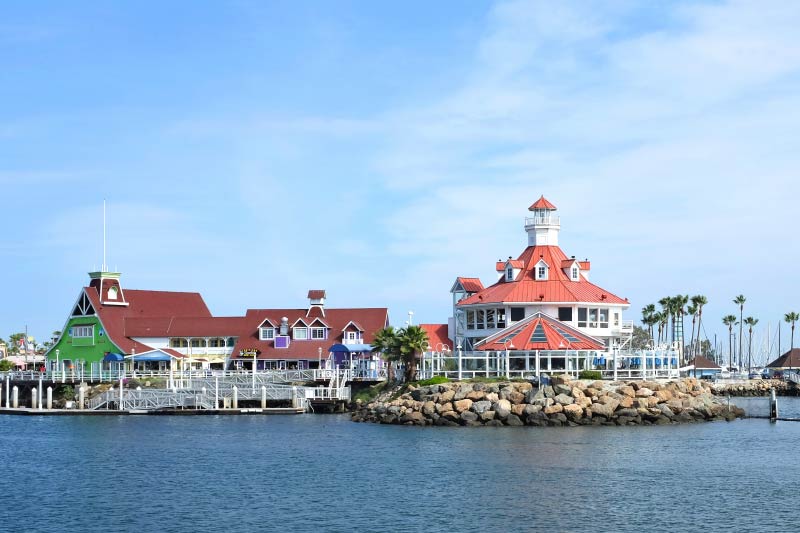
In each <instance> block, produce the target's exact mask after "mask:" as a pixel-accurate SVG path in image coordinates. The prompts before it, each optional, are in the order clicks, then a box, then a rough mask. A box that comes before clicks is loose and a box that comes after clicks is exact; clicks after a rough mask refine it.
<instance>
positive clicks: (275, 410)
mask: <svg viewBox="0 0 800 533" xmlns="http://www.w3.org/2000/svg"><path fill="white" fill-rule="evenodd" d="M305 412H306V410H305V408H302V407H266V408H249V409H154V410H148V409H127V410H123V411H120V410H116V409H33V408H30V407H18V408H16V409H14V408H11V407H1V408H0V415H17V416H128V415H162V416H198V415H224V416H230V415H233V416H236V415H301V414H303V413H305Z"/></svg>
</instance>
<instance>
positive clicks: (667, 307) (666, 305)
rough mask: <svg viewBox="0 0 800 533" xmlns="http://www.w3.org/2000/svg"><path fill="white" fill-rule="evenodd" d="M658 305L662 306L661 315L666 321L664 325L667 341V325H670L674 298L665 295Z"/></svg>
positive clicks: (663, 320)
mask: <svg viewBox="0 0 800 533" xmlns="http://www.w3.org/2000/svg"><path fill="white" fill-rule="evenodd" d="M658 305H660V306H661V317H662V322H664V323H665V326H664V340H665V341H666V340H667V339H668V338H669V337H668V336H667V328H666V326H667V325H669V319H670V317H671V316H672V298H670V297H669V296H664V297H663V298H661V299H660V300H659V301H658Z"/></svg>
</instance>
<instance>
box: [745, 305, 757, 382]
mask: <svg viewBox="0 0 800 533" xmlns="http://www.w3.org/2000/svg"><path fill="white" fill-rule="evenodd" d="M744 323H745V324H747V331H748V333H749V337H748V339H747V373H748V374H749V373H750V370H751V366H752V362H753V327H755V325H756V324H758V319H757V318H753V317H751V316H749V317H747V318H745V319H744Z"/></svg>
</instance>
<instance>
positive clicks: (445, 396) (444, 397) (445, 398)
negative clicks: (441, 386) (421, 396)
mask: <svg viewBox="0 0 800 533" xmlns="http://www.w3.org/2000/svg"><path fill="white" fill-rule="evenodd" d="M455 395H456V393H455V391H452V390H447V391H444V392H443V393H442V394H440V395H439V403H447V402H449V401H451V400H452V399H453V397H454V396H455Z"/></svg>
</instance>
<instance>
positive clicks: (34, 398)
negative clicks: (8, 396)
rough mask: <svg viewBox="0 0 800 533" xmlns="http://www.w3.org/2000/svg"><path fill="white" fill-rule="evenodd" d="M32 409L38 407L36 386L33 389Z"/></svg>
mask: <svg viewBox="0 0 800 533" xmlns="http://www.w3.org/2000/svg"><path fill="white" fill-rule="evenodd" d="M31 409H36V387H34V388H32V389H31Z"/></svg>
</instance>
